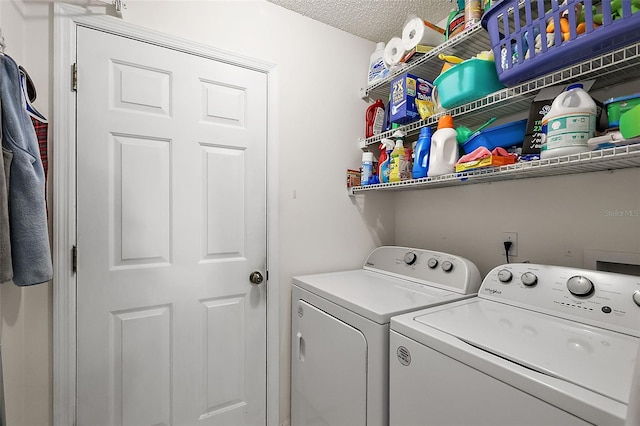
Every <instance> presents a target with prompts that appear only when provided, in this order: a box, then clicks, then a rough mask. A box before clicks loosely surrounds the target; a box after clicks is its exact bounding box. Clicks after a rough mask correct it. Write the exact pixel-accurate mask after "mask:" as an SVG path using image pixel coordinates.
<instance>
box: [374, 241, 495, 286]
mask: <svg viewBox="0 0 640 426" xmlns="http://www.w3.org/2000/svg"><path fill="white" fill-rule="evenodd" d="M363 269H366V270H369V271H375V272H379V273H382V274H386V275H390V276H394V277H398V278H402V279H408V280H410V281H414V282H417V283H420V284H427V285H430V286H432V287H439V288H443V289H446V290H451V291H455V292H456V293H460V294H471V293H477V292H478V288H479V287H480V283H481V282H482V278H481V277H480V271H478V267H477V266H476V265H475V264H474V263H472V262H471V261H469V260H468V259H465V258H464V257H460V256H456V255H455V254H450V253H442V252H438V251H432V250H424V249H418V248H410V247H398V246H383V247H379V248H377V249H375V250H373V251H372V252H371V254H369V257H367V260H366V261H365V263H364V266H363Z"/></svg>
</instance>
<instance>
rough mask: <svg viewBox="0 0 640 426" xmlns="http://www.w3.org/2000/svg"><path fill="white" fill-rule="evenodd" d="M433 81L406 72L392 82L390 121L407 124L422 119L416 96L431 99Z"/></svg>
mask: <svg viewBox="0 0 640 426" xmlns="http://www.w3.org/2000/svg"><path fill="white" fill-rule="evenodd" d="M432 91H433V82H431V81H428V80H425V79H423V78H420V77H417V76H415V75H412V74H409V73H405V74H402V75H401V76H400V77H397V78H396V79H394V80H393V81H392V82H391V102H390V105H389V108H390V109H391V110H390V114H389V121H390V122H391V123H398V124H407V123H411V122H412V121H416V120H419V119H420V114H419V113H418V108H417V107H416V102H415V100H416V98H417V99H422V100H426V101H430V100H431V92H432Z"/></svg>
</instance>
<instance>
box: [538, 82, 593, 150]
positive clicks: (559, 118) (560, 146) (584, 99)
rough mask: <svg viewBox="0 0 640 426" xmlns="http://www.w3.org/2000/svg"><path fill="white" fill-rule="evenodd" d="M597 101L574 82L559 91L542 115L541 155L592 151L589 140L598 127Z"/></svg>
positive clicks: (580, 85)
mask: <svg viewBox="0 0 640 426" xmlns="http://www.w3.org/2000/svg"><path fill="white" fill-rule="evenodd" d="M597 112H598V111H597V106H596V103H595V102H594V101H593V99H591V96H590V95H589V94H588V93H587V92H586V91H585V90H584V89H583V88H582V84H572V85H570V86H569V87H567V90H566V91H564V92H562V93H560V94H559V95H558V96H557V97H556V98H555V99H554V100H553V103H552V104H551V109H549V112H547V113H546V114H545V116H544V117H542V131H543V133H544V135H545V136H544V141H543V143H542V150H541V152H540V158H551V157H559V156H563V155H571V154H578V153H581V152H587V151H589V145H588V144H587V142H588V141H589V139H590V138H592V137H593V136H594V135H595V131H596V114H597Z"/></svg>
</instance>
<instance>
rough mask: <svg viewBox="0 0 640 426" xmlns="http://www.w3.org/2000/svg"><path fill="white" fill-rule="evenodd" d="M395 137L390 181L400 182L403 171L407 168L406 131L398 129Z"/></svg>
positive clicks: (390, 166)
mask: <svg viewBox="0 0 640 426" xmlns="http://www.w3.org/2000/svg"><path fill="white" fill-rule="evenodd" d="M393 137H394V138H396V145H395V148H394V149H393V151H391V163H390V165H389V182H400V180H401V172H402V170H404V168H405V165H404V163H405V154H404V133H402V131H401V130H396V131H395V133H394V134H393Z"/></svg>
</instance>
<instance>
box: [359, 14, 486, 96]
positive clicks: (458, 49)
mask: <svg viewBox="0 0 640 426" xmlns="http://www.w3.org/2000/svg"><path fill="white" fill-rule="evenodd" d="M483 50H491V43H490V42H489V34H487V32H486V31H485V30H484V28H482V26H481V25H480V23H477V24H476V25H474V26H472V27H470V28H467V29H466V30H464V31H463V32H461V33H460V34H458V35H456V36H455V37H453V38H451V40H447V41H445V42H444V43H442V44H440V45H438V46H437V47H435V48H434V49H433V50H430V51H429V52H427V53H425V54H424V55H423V56H422V57H420V58H418V59H416V60H415V61H412V62H410V63H409V64H408V65H407V67H406V68H403V69H401V70H398V71H396V72H394V73H393V74H390V75H389V76H387V77H386V78H384V79H383V80H380V81H378V82H377V83H374V84H373V85H371V86H369V87H367V88H366V89H360V95H361V97H362V98H363V99H367V100H375V99H382V100H383V101H385V100H387V99H388V98H389V84H390V83H391V80H393V79H395V78H396V77H397V76H399V75H402V74H404V73H406V72H408V73H411V74H415V75H417V76H419V77H421V78H426V79H427V80H429V81H433V80H435V79H436V77H437V76H438V74H440V70H441V69H442V65H443V62H442V61H441V60H440V59H438V55H439V54H441V53H442V54H445V55H454V56H458V57H460V58H462V59H468V58H471V57H472V56H475V55H477V54H478V52H481V51H483Z"/></svg>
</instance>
